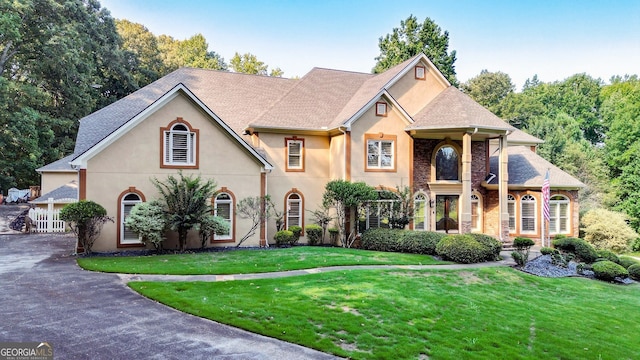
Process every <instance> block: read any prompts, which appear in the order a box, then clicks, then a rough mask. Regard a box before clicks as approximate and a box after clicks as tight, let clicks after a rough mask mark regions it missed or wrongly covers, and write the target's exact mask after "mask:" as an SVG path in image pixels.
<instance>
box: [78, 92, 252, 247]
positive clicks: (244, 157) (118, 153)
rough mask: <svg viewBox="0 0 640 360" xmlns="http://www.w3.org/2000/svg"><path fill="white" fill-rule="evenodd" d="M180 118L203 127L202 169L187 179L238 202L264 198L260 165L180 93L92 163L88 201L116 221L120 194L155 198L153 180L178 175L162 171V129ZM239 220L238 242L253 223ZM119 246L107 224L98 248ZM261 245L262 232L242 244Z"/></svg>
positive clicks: (114, 226) (194, 240)
mask: <svg viewBox="0 0 640 360" xmlns="http://www.w3.org/2000/svg"><path fill="white" fill-rule="evenodd" d="M178 117H181V118H183V119H184V120H185V121H186V122H188V123H189V124H190V125H191V126H192V128H194V129H199V138H198V142H199V154H198V156H199V169H189V170H184V171H183V173H184V174H185V175H189V174H196V175H201V176H202V178H203V179H214V180H215V182H216V184H217V187H218V188H221V187H227V188H228V189H229V190H230V191H231V192H233V194H234V195H235V198H236V201H239V200H241V199H243V198H245V197H250V196H258V195H260V169H261V164H259V163H258V162H257V161H255V160H254V159H253V158H252V156H251V155H249V154H248V153H247V152H246V150H245V149H244V148H241V147H240V145H238V144H237V142H236V141H235V140H233V139H232V138H231V137H230V136H228V135H226V134H224V133H223V131H222V129H221V128H219V127H218V126H217V125H214V123H213V120H212V119H210V118H209V117H208V116H207V115H206V114H205V113H203V112H201V111H200V110H199V109H198V108H197V107H196V106H194V104H192V103H191V101H190V100H188V99H187V98H186V97H184V96H182V95H179V96H178V97H177V98H175V99H173V100H171V101H170V102H169V103H168V104H166V105H165V106H164V107H162V108H161V109H159V110H158V111H156V112H155V113H153V114H152V115H150V116H149V117H148V118H147V119H145V120H144V121H142V122H141V123H140V124H138V125H137V126H136V127H135V128H133V129H131V130H130V131H129V132H128V133H126V134H125V135H123V136H122V137H121V138H119V139H118V140H117V141H115V142H114V143H112V144H111V145H109V146H108V147H107V148H106V149H104V150H103V151H101V152H100V153H99V154H97V155H96V156H94V157H93V158H92V159H90V160H89V161H88V163H87V199H90V200H93V201H96V202H97V203H99V204H101V205H102V206H104V207H105V209H107V213H108V215H109V216H112V217H113V218H114V219H116V218H117V215H118V207H119V204H118V196H119V195H120V194H121V193H122V192H123V191H126V190H128V189H129V187H135V188H136V189H137V190H139V191H141V192H142V193H143V194H144V196H145V198H146V200H147V201H149V200H152V199H154V198H156V197H157V191H156V189H155V187H154V186H153V184H152V183H151V179H152V178H154V177H157V178H158V179H160V180H163V179H166V177H167V176H168V175H169V174H174V175H175V174H177V173H178V170H176V169H161V168H160V137H161V134H160V128H161V127H166V126H167V125H168V124H169V123H170V122H171V121H173V120H175V119H176V118H178ZM236 221H237V223H236V232H235V235H236V238H239V237H241V236H242V235H244V234H245V233H246V232H247V230H248V227H249V226H250V224H249V223H248V222H247V221H244V220H243V219H241V218H240V217H236ZM191 235H192V236H190V238H189V243H188V246H189V247H197V246H198V245H199V238H198V236H197V233H196V232H195V231H193V232H192V234H191ZM116 244H117V224H111V223H109V224H106V225H105V226H104V228H103V231H102V233H101V236H100V239H99V240H98V241H97V242H96V244H95V245H94V250H96V251H105V250H115V248H116ZM175 245H176V243H175V241H168V242H167V243H166V246H165V248H172V247H175ZM222 245H227V246H233V245H234V244H228V243H226V244H222ZM258 245H259V233H256V235H255V236H254V237H252V238H251V239H249V240H247V241H246V242H245V243H243V246H258Z"/></svg>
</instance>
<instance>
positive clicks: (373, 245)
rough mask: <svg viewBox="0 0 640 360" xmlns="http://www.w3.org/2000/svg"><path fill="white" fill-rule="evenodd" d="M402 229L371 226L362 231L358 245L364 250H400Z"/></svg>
mask: <svg viewBox="0 0 640 360" xmlns="http://www.w3.org/2000/svg"><path fill="white" fill-rule="evenodd" d="M401 236H402V230H398V229H385V228H373V229H368V230H367V231H365V232H363V233H362V239H361V243H360V247H361V248H362V249H364V250H375V251H388V252H400V251H399V248H400V237H401Z"/></svg>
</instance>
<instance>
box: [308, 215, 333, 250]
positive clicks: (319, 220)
mask: <svg viewBox="0 0 640 360" xmlns="http://www.w3.org/2000/svg"><path fill="white" fill-rule="evenodd" d="M311 216H312V217H313V221H314V222H315V223H316V224H318V225H320V227H322V238H321V239H320V242H322V243H324V236H325V233H326V232H327V226H329V223H330V222H331V220H333V216H331V215H330V214H329V207H328V206H322V207H320V208H318V209H316V210H313V211H311Z"/></svg>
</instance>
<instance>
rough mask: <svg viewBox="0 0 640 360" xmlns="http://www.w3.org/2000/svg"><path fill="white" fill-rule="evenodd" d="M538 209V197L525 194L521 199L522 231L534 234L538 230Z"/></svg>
mask: <svg viewBox="0 0 640 360" xmlns="http://www.w3.org/2000/svg"><path fill="white" fill-rule="evenodd" d="M537 214H538V213H537V211H536V198H535V197H533V196H532V195H529V194H527V195H525V196H523V197H522V198H521V199H520V233H522V234H532V233H535V232H536V229H537V224H538V216H537Z"/></svg>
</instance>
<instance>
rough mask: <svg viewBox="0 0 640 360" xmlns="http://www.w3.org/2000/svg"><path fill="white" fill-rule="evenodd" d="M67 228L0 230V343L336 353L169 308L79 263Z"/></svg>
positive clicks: (154, 354) (124, 350)
mask: <svg viewBox="0 0 640 360" xmlns="http://www.w3.org/2000/svg"><path fill="white" fill-rule="evenodd" d="M74 244H75V240H74V238H73V237H71V236H69V235H21V234H12V235H0V342H15V341H17V342H23V341H24V342H26V341H29V342H35V341H38V342H44V341H46V342H48V343H49V344H51V345H52V346H53V350H54V358H56V359H279V360H284V359H296V360H297V359H335V357H333V356H331V355H327V354H325V353H321V352H317V351H315V350H310V349H308V348H305V347H302V346H298V345H294V344H290V343H286V342H283V341H280V340H275V339H272V338H268V337H264V336H260V335H256V334H253V333H250V332H246V331H243V330H239V329H236V328H233V327H229V326H226V325H221V324H218V323H215V322H213V321H209V320H205V319H201V318H198V317H195V316H192V315H188V314H184V313H181V312H178V311H176V310H173V309H171V308H169V307H166V306H164V305H161V304H158V303H156V302H154V301H151V300H148V299H146V298H144V297H142V296H140V295H138V294H137V293H135V292H133V291H132V290H130V289H129V288H128V287H126V286H125V285H124V283H123V282H122V280H121V279H120V278H119V277H118V276H117V275H115V274H101V273H93V272H89V271H84V270H82V269H80V268H79V267H78V266H77V265H76V262H75V258H74V257H73V256H71V255H70V254H71V252H72V248H73V245H74Z"/></svg>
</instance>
